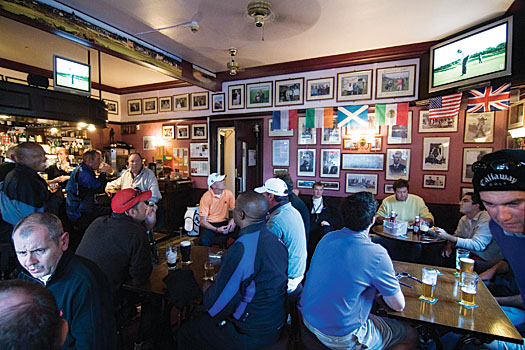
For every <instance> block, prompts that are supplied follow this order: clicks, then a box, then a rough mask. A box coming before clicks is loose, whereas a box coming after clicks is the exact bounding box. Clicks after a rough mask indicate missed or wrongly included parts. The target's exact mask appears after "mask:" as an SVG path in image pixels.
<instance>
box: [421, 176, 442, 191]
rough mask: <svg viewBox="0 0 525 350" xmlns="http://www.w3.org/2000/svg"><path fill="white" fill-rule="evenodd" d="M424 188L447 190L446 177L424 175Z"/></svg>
mask: <svg viewBox="0 0 525 350" xmlns="http://www.w3.org/2000/svg"><path fill="white" fill-rule="evenodd" d="M423 187H425V188H441V189H443V188H445V175H423Z"/></svg>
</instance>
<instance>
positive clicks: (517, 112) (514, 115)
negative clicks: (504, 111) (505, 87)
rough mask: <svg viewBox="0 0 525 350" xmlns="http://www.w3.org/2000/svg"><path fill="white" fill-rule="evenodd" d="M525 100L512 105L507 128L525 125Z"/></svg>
mask: <svg viewBox="0 0 525 350" xmlns="http://www.w3.org/2000/svg"><path fill="white" fill-rule="evenodd" d="M524 109H525V100H521V101H519V102H518V103H514V104H512V105H510V110H509V114H508V120H507V129H516V128H521V127H522V126H525V116H524Z"/></svg>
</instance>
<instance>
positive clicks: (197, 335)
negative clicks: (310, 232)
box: [177, 191, 288, 350]
mask: <svg viewBox="0 0 525 350" xmlns="http://www.w3.org/2000/svg"><path fill="white" fill-rule="evenodd" d="M267 212H268V204H267V202H266V200H265V198H264V197H263V196H262V195H260V194H257V193H254V192H252V191H249V192H244V193H241V194H240V195H239V197H238V198H237V202H236V203H235V209H234V210H233V218H234V219H235V222H236V224H237V225H239V228H240V229H241V230H240V232H239V238H238V239H237V240H236V241H235V243H234V244H233V245H232V246H231V247H230V248H229V249H228V251H227V252H226V253H225V254H224V256H223V257H222V263H221V268H220V270H219V273H218V274H217V276H216V279H215V282H214V283H213V284H212V285H211V287H209V288H208V289H207V290H205V294H204V306H205V307H206V310H207V313H206V314H204V315H202V316H201V317H199V318H196V319H193V320H190V321H188V322H186V323H183V324H182V326H181V327H180V330H179V333H178V336H177V340H178V345H179V347H178V348H179V349H185V350H192V349H196V350H197V349H199V350H200V349H217V348H220V349H265V348H267V347H268V346H270V345H272V344H273V343H275V342H276V341H277V340H278V339H279V334H280V329H281V328H282V326H283V324H284V322H285V310H284V308H285V298H286V279H287V274H286V268H287V266H288V254H287V251H286V247H285V246H284V245H283V243H282V242H281V241H280V240H279V239H278V238H277V237H275V235H274V234H273V233H272V232H270V231H269V230H268V229H267V228H266V222H265V219H266V213H267ZM207 286H209V284H205V286H204V288H203V289H205V288H206V287H207Z"/></svg>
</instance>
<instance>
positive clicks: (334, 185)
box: [321, 181, 339, 191]
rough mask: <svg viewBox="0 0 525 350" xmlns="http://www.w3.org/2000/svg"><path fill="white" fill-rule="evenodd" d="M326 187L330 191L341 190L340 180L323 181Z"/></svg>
mask: <svg viewBox="0 0 525 350" xmlns="http://www.w3.org/2000/svg"><path fill="white" fill-rule="evenodd" d="M321 183H322V184H323V185H324V189H325V190H328V191H339V181H321Z"/></svg>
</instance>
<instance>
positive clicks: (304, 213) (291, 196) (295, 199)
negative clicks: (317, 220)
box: [276, 174, 310, 243]
mask: <svg viewBox="0 0 525 350" xmlns="http://www.w3.org/2000/svg"><path fill="white" fill-rule="evenodd" d="M276 178H278V179H281V180H283V181H284V183H285V184H286V187H288V200H289V201H290V203H291V204H292V207H294V208H295V209H297V211H298V212H299V214H301V218H302V219H303V224H304V232H305V233H306V242H307V243H308V240H309V235H310V214H309V211H308V208H307V207H306V204H305V203H304V202H303V200H302V199H301V198H299V195H298V194H296V193H295V192H294V189H293V181H292V178H291V177H290V174H282V175H277V176H276Z"/></svg>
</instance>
